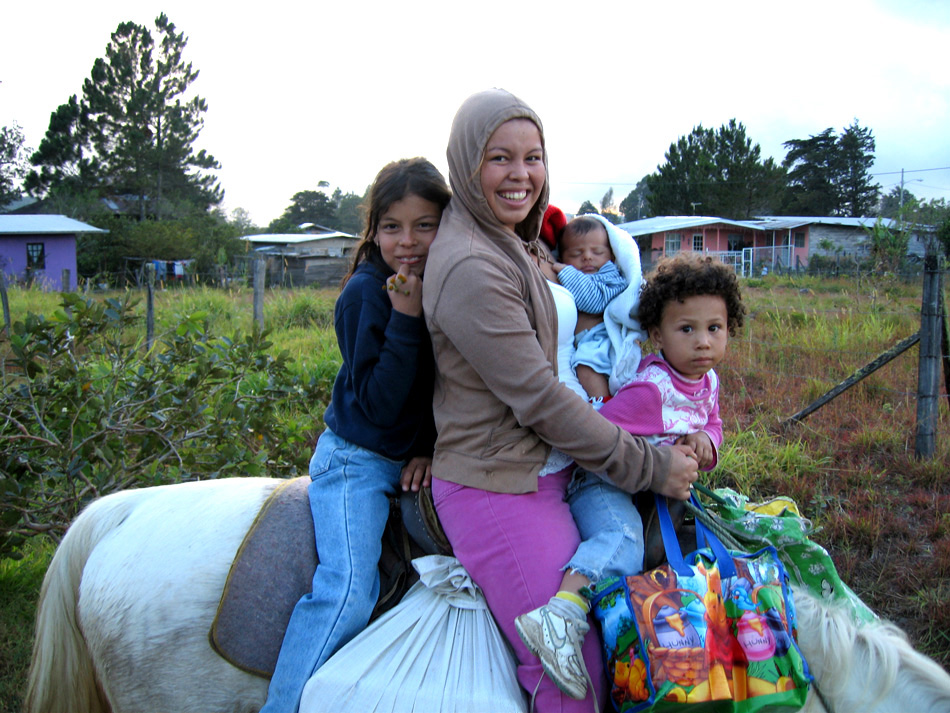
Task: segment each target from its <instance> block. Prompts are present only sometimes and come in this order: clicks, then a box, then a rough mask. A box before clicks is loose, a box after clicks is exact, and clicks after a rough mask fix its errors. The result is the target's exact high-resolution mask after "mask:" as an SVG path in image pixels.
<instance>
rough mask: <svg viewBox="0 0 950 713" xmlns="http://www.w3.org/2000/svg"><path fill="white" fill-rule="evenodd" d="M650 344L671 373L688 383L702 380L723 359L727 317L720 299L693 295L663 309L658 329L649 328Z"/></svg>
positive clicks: (726, 339)
mask: <svg viewBox="0 0 950 713" xmlns="http://www.w3.org/2000/svg"><path fill="white" fill-rule="evenodd" d="M650 341H651V342H652V343H653V345H654V346H655V347H656V348H657V349H662V350H663V356H664V357H665V358H666V360H667V361H668V362H669V363H670V366H672V367H673V368H674V369H676V370H677V371H678V372H679V373H680V374H682V375H683V376H685V377H686V378H687V379H693V380H697V379H701V378H702V377H703V375H704V374H705V373H706V372H707V371H709V370H710V369H713V368H715V367H716V365H717V364H719V362H721V361H722V359H723V357H724V356H725V355H726V345H727V344H728V342H729V314H728V310H727V309H726V301H725V300H724V299H723V298H722V297H720V296H719V295H695V296H693V297H687V298H686V299H684V300H683V301H682V302H677V301H676V300H672V301H670V302H668V303H667V304H666V305H665V306H664V307H663V316H662V317H661V318H660V326H658V327H651V328H650Z"/></svg>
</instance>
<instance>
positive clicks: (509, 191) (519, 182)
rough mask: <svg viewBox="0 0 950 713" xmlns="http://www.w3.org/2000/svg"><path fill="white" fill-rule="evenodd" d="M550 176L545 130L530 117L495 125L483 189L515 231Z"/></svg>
mask: <svg viewBox="0 0 950 713" xmlns="http://www.w3.org/2000/svg"><path fill="white" fill-rule="evenodd" d="M546 177H547V173H546V170H545V168H544V146H543V145H542V144H541V132H540V131H538V127H537V126H536V125H535V123H534V122H533V121H531V120H530V119H512V120H511V121H506V122H505V123H504V124H502V125H501V126H499V127H498V128H497V129H495V132H494V133H493V134H492V135H491V138H489V139H488V143H487V144H486V146H485V155H484V157H483V158H482V166H481V170H480V171H479V179H480V182H481V187H482V193H483V195H484V196H485V200H487V201H488V206H489V208H491V211H492V213H494V214H495V217H496V218H498V220H499V221H501V223H502V225H504V226H505V227H506V228H508V229H509V230H511V231H514V229H515V226H516V225H518V223H520V222H521V221H523V220H524V219H525V218H527V217H528V214H529V213H530V212H531V209H532V208H533V207H534V204H535V203H537V201H538V197H539V196H540V195H541V190H542V188H544V181H545V178H546Z"/></svg>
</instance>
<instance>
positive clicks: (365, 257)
mask: <svg viewBox="0 0 950 713" xmlns="http://www.w3.org/2000/svg"><path fill="white" fill-rule="evenodd" d="M413 195H414V196H419V197H420V198H422V199H423V200H427V201H429V202H430V203H434V204H435V205H437V206H439V210H440V211H443V210H445V206H447V205H448V204H449V199H450V198H451V197H452V192H451V191H450V190H449V187H448V185H447V184H446V182H445V178H443V177H442V174H441V173H439V170H438V169H437V168H436V167H435V166H433V165H432V164H431V163H430V162H429V161H427V160H426V159H424V158H421V157H417V158H403V159H399V160H398V161H393V162H392V163H389V164H386V165H385V166H383V168H382V170H381V171H380V172H379V173H378V174H377V175H376V180H375V181H373V185H372V187H371V188H370V190H369V205H365V204H364V205H363V206H362V207H363V210H365V211H366V226H365V228H364V230H363V239H362V240H361V241H360V244H359V245H358V246H357V247H356V251H355V253H354V255H353V262H352V263H351V264H350V270H349V272H347V273H346V275H344V277H343V280H342V282H341V283H340V286H341V287H343V286H345V285H346V283H347V282H348V281H349V279H350V278H351V277H352V276H353V273H354V272H356V268H357V267H359V265H360V264H361V263H364V262H372V263H374V264H376V265H379V266H381V267H383V266H385V264H386V263H385V262H384V260H383V255H382V253H381V252H380V250H379V243H377V242H376V232H377V231H378V230H379V221H380V219H381V218H382V216H383V213H385V212H386V211H387V210H389V207H390V206H391V205H392V204H393V203H395V202H396V201H401V200H402V199H403V198H405V197H406V196H413Z"/></svg>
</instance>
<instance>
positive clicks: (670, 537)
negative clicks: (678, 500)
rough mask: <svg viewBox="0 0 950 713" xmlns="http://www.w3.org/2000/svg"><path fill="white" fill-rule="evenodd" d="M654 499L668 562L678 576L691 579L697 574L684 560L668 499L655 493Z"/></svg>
mask: <svg viewBox="0 0 950 713" xmlns="http://www.w3.org/2000/svg"><path fill="white" fill-rule="evenodd" d="M653 499H654V501H655V502H656V516H657V518H658V519H659V521H660V534H662V535H663V547H664V548H665V549H666V561H667V562H669V563H670V566H671V567H672V568H673V570H674V571H675V572H676V573H677V574H679V575H682V576H683V577H690V576H692V575H693V574H695V573H694V572H693V570H692V568H691V567H690V566H689V565H688V564H686V560H684V559H683V550H681V549H680V543H679V540H678V539H676V530H675V529H674V527H673V519H672V518H671V517H670V510H669V507H667V504H666V497H665V496H663V495H660V494H659V493H653Z"/></svg>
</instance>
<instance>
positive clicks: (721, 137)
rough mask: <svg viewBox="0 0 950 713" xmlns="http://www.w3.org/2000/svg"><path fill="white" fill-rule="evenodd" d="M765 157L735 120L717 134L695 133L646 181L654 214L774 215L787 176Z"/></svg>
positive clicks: (676, 146)
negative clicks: (696, 211)
mask: <svg viewBox="0 0 950 713" xmlns="http://www.w3.org/2000/svg"><path fill="white" fill-rule="evenodd" d="M761 154H762V150H761V148H760V147H759V145H758V144H753V143H752V141H751V139H749V138H748V137H747V136H746V130H745V126H744V125H743V124H742V123H741V122H737V121H736V120H735V119H731V120H730V121H729V123H728V124H723V125H722V126H721V127H720V128H719V129H716V130H713V129H707V128H704V127H703V126H702V125H699V126H696V127H694V128H693V130H692V132H691V133H690V134H689V135H688V136H681V137H680V138H679V139H677V141H676V143H673V144H670V148H669V150H668V151H667V152H666V154H665V157H666V163H664V164H662V165H660V166H658V167H657V171H656V173H653V174H651V175H649V176H647V177H646V187H647V189H648V190H649V195H648V198H647V200H648V203H649V211H650V213H651V214H652V215H690V214H692V213H694V212H695V209H696V207H697V206H699V205H702V207H703V208H702V212H703V213H705V214H707V215H720V216H724V217H728V218H736V219H742V218H749V217H752V216H753V215H755V214H756V213H770V212H773V211H772V208H773V206H774V205H775V204H776V196H777V195H778V189H779V188H780V187H781V186H782V185H783V184H784V175H783V173H784V172H783V171H782V169H781V168H780V167H779V166H777V165H776V164H775V162H774V161H773V160H772V159H771V158H769V159H766V160H764V161H763V160H762V156H761Z"/></svg>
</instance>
